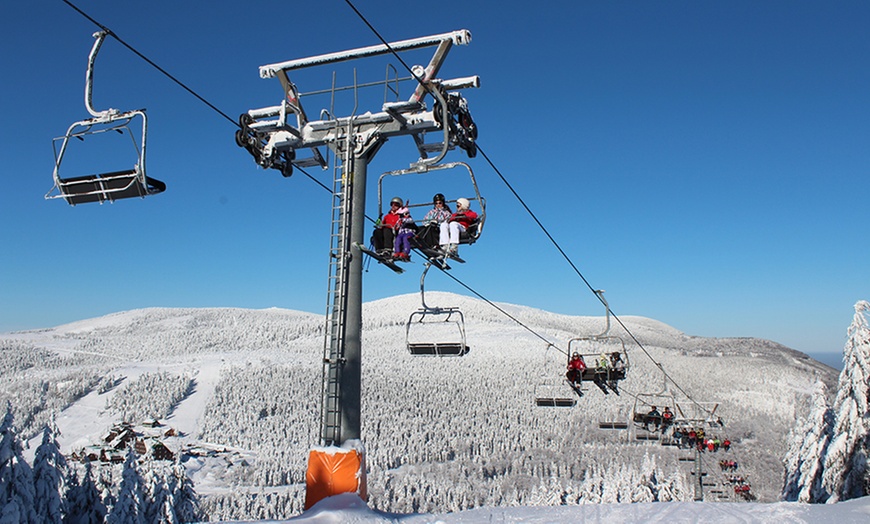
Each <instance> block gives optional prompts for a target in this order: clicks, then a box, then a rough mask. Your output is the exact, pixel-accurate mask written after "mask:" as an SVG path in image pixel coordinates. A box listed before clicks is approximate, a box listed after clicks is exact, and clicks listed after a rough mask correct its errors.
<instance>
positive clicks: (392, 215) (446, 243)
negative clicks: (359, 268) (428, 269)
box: [372, 193, 477, 262]
mask: <svg viewBox="0 0 870 524" xmlns="http://www.w3.org/2000/svg"><path fill="white" fill-rule="evenodd" d="M408 204H409V202H405V201H403V200H402V199H401V198H400V197H394V198H393V199H392V200H390V210H389V211H388V212H387V213H386V214H385V215H384V216H383V217H381V219H380V220H379V222H378V223H377V224H376V225H375V230H374V233H373V234H372V245H373V246H374V248H375V252H376V253H377V254H378V255H379V256H381V257H383V258H384V259H388V260H389V259H392V260H395V261H400V262H409V261H410V260H411V248H413V247H416V248H419V249H420V250H421V251H422V252H423V253H424V254H426V255H427V256H428V257H429V258H442V259H443V258H445V257H452V258H455V257H458V256H459V243H460V237H461V236H462V234H463V233H465V232H466V231H468V229H469V228H471V227H472V226H473V225H474V224H475V223H476V221H477V213H475V212H474V211H472V210H471V209H470V206H471V204H470V202H469V201H468V199H466V198H458V199H456V212H452V211H451V210H450V206H449V205H448V203H447V201H446V200H445V198H444V195H443V194H441V193H437V194H436V195H435V196H434V197H432V206H433V207H432V209H431V210H429V212H428V213H426V216H425V217H423V221H422V223H421V226H417V223H416V222H415V221H414V219H413V218H412V217H411V212H410V210H409V209H408Z"/></svg>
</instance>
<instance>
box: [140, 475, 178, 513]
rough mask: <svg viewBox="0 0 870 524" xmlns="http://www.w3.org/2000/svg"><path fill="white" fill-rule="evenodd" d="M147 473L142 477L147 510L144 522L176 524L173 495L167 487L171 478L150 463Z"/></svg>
mask: <svg viewBox="0 0 870 524" xmlns="http://www.w3.org/2000/svg"><path fill="white" fill-rule="evenodd" d="M150 466H151V467H150V468H149V470H148V472H147V473H145V474H144V475H143V478H144V480H145V485H146V490H145V491H146V492H147V494H148V495H147V497H146V498H147V499H148V509H147V511H146V512H145V521H146V522H148V523H149V524H178V523H179V520H178V516H177V515H176V514H175V494H174V493H173V490H172V488H171V487H170V486H169V483H170V482H171V480H170V479H171V476H170V475H167V473H166V471H165V470H163V469H162V468H159V467H156V466H155V464H154V463H153V462H152V463H150Z"/></svg>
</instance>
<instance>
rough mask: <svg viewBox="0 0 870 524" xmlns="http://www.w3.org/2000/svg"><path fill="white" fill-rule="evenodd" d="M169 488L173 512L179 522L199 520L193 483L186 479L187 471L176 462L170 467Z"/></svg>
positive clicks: (197, 503) (197, 502) (197, 501)
mask: <svg viewBox="0 0 870 524" xmlns="http://www.w3.org/2000/svg"><path fill="white" fill-rule="evenodd" d="M169 487H170V490H171V491H172V497H173V501H174V503H175V507H174V510H175V514H176V515H177V516H178V520H179V522H195V521H197V520H199V519H200V510H199V497H198V496H197V494H196V490H195V489H194V485H193V481H192V480H190V479H189V478H188V477H187V470H186V469H184V465H182V464H181V462H179V461H178V460H176V462H175V464H173V465H172V472H171V475H170V479H169Z"/></svg>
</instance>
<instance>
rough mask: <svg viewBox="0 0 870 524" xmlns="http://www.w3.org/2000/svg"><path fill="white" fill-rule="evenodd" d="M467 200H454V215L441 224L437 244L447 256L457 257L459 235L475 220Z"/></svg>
mask: <svg viewBox="0 0 870 524" xmlns="http://www.w3.org/2000/svg"><path fill="white" fill-rule="evenodd" d="M470 205H471V204H470V202H468V199H467V198H457V199H456V213H453V214H452V215H451V216H450V219H449V220H448V221H447V222H442V223H441V235H440V238H439V243H440V244H441V249H442V251H444V253H445V254H447V255H448V256H457V255H459V235H460V233H462V232H463V231H465V230H467V229H468V228H469V227H470V226H471V224H473V223H474V222H475V221H476V220H477V213H475V212H474V211H472V210H471V209H469V206H470Z"/></svg>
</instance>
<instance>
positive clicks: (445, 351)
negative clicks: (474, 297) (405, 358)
mask: <svg viewBox="0 0 870 524" xmlns="http://www.w3.org/2000/svg"><path fill="white" fill-rule="evenodd" d="M431 266H432V263H431V262H427V263H426V267H425V269H423V274H422V275H421V276H420V299H421V302H422V307H420V308H419V309H417V310H416V311H414V312H413V313H411V315H410V316H409V317H408V323H407V324H406V325H405V344H406V346H407V348H408V352H410V353H411V354H412V355H429V356H437V357H462V356H465V355H466V354H467V353H468V351H469V348H468V345H467V344H466V340H465V317H464V316H463V314H462V310H461V309H460V308H459V307H434V306H429V305H428V304H426V294H425V288H424V282H425V279H426V273H428V271H429V268H430V267H431ZM421 332H422V333H423V334H425V335H426V336H428V338H426V339H425V340H424V339H422V336H421V334H420V333H421ZM433 334H435V335H437V336H439V337H441V336H443V338H441V339H440V340H439V341H436V342H433V341H432V338H433V337H432V335H433ZM418 337H420V338H418Z"/></svg>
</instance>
